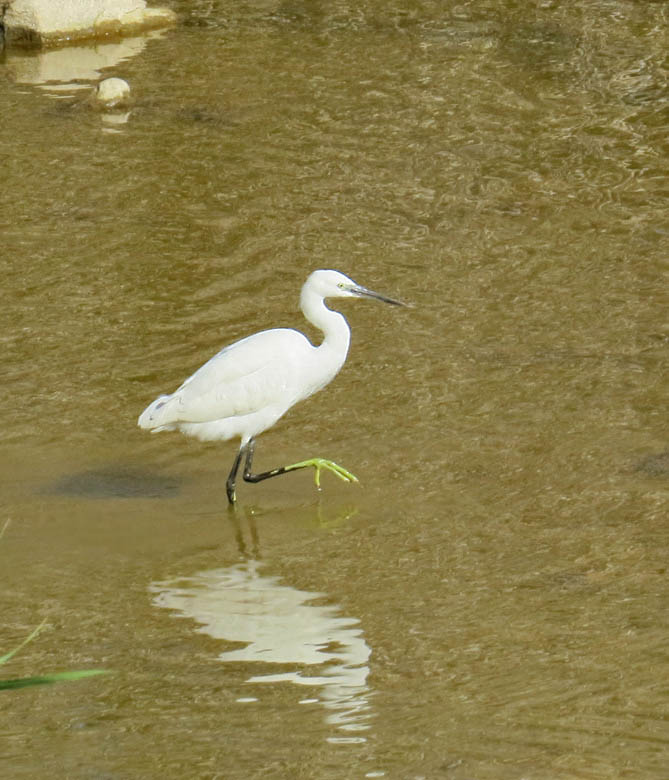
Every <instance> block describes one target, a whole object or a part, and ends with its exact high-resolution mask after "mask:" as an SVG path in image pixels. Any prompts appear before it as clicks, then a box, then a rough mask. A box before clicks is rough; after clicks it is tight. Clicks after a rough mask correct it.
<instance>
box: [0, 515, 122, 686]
mask: <svg viewBox="0 0 669 780" xmlns="http://www.w3.org/2000/svg"><path fill="white" fill-rule="evenodd" d="M8 526H9V520H7V522H6V523H5V524H4V526H3V528H2V530H0V539H2V536H3V534H4V533H5V531H6V530H7V527H8ZM45 623H46V618H44V620H43V621H42V622H41V623H40V624H39V626H37V628H36V629H35V630H34V631H33V632H32V633H31V634H30V635H29V636H27V637H26V638H25V639H24V640H23V642H21V644H19V645H17V646H16V647H15V648H14V649H13V650H10V651H9V652H8V653H5V655H0V666H3V665H4V664H6V663H7V662H8V661H10V660H11V659H12V658H13V657H14V656H15V655H16V654H17V653H18V652H19V650H21V649H22V648H24V647H25V646H26V645H27V644H28V643H29V642H32V640H33V639H34V638H35V637H36V636H37V635H38V634H39V632H40V631H41V630H42V628H44V624H45ZM109 673H110V671H109V670H108V669H80V670H78V671H74V672H54V673H52V674H40V675H34V676H32V677H20V678H18V679H15V680H5V679H0V690H8V689H10V688H27V687H28V686H30V685H45V684H46V683H54V682H61V681H64V680H80V679H82V678H83V677H94V676H95V675H98V674H109Z"/></svg>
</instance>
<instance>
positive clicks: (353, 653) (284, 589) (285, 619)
mask: <svg viewBox="0 0 669 780" xmlns="http://www.w3.org/2000/svg"><path fill="white" fill-rule="evenodd" d="M242 514H243V515H244V519H243V520H242V519H241V518H240V516H239V512H238V511H237V510H231V511H230V512H229V513H228V517H229V519H230V524H231V528H232V532H233V534H234V536H235V540H236V542H237V546H238V549H239V551H240V553H241V555H242V556H243V557H244V558H245V560H243V561H242V562H240V563H235V564H233V565H231V566H225V567H221V568H216V569H208V570H203V571H198V572H196V573H194V574H190V575H188V576H183V577H174V578H170V579H167V580H159V581H155V582H153V583H151V585H150V586H149V591H150V592H151V593H152V594H154V598H153V604H154V605H155V606H157V607H161V608H163V609H169V610H171V611H172V612H173V613H174V616H175V617H182V618H189V619H191V620H193V621H195V622H196V623H197V624H199V627H198V628H197V629H196V631H197V632H198V633H203V634H206V635H208V636H210V637H212V638H214V639H219V640H224V641H225V642H231V643H234V644H235V645H238V647H236V648H234V649H229V650H225V651H223V652H222V653H220V654H219V656H218V659H219V660H220V661H223V662H227V663H230V662H234V663H243V664H247V665H248V675H249V676H248V677H247V678H246V682H247V683H254V684H258V683H264V684H267V683H283V682H288V683H292V684H294V685H300V686H308V687H310V688H312V689H314V690H313V691H311V692H309V693H308V694H307V695H305V696H303V697H301V698H300V699H299V700H298V702H297V703H298V704H300V705H310V704H320V705H321V706H322V707H323V708H324V709H325V710H326V715H325V722H326V724H327V725H328V726H332V727H333V728H334V729H335V730H336V731H335V732H334V733H332V734H331V735H330V736H329V737H327V741H328V742H331V743H337V744H341V743H345V744H351V743H353V744H355V743H363V742H365V741H366V739H365V737H364V736H363V735H362V732H364V731H366V730H368V729H369V728H370V720H371V718H372V712H371V706H370V704H369V697H370V695H371V689H370V687H369V685H368V684H367V677H368V675H369V659H370V656H371V652H372V651H371V649H370V647H369V646H368V644H367V642H366V641H365V638H364V634H363V630H362V628H361V627H360V625H359V622H360V621H359V620H358V618H355V617H350V616H345V615H342V614H341V609H340V607H339V606H337V605H336V604H326V603H323V602H324V600H325V599H326V598H327V597H326V594H324V593H316V592H310V591H304V590H299V589H297V588H293V587H291V586H290V585H288V584H286V583H284V582H282V581H281V578H280V577H277V576H273V575H272V574H270V573H269V571H268V570H269V568H270V565H269V564H268V563H266V562H263V561H261V560H260V559H259V556H260V537H259V534H258V529H257V526H256V524H255V520H254V512H253V510H250V509H247V510H242ZM351 514H352V513H351V512H350V511H345V512H344V514H343V517H344V518H348V517H350V516H351ZM322 520H323V518H322V516H321V507H320V506H319V510H318V522H319V523H320V522H322ZM245 525H246V527H247V529H248V535H249V540H250V541H249V543H247V541H246V540H245V532H246V528H245V527H244V526H245ZM260 697H261V694H259V693H257V691H254V692H253V693H252V694H250V695H249V696H245V697H241V698H239V699H238V700H237V701H238V703H240V704H247V703H250V702H256V701H258V700H259V698H260Z"/></svg>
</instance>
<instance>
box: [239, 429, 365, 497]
mask: <svg viewBox="0 0 669 780" xmlns="http://www.w3.org/2000/svg"><path fill="white" fill-rule="evenodd" d="M255 447H256V442H255V439H249V440H248V442H246V444H245V445H244V446H242V447H241V448H240V450H239V452H238V453H237V457H236V458H235V462H234V463H233V464H232V469H231V471H230V474H229V476H228V481H227V482H226V483H225V487H226V489H227V492H228V501H229V502H230V504H234V503H235V501H236V496H235V480H236V479H237V472H238V471H239V464H240V463H241V462H242V458H244V457H245V460H244V471H243V476H244V481H245V482H262V481H263V479H269V478H270V477H278V476H279V474H287V473H288V472H289V471H296V470H297V469H306V468H313V469H314V470H315V472H316V475H315V481H316V487H317V488H319V489H320V486H321V469H325V470H326V471H331V472H332V473H333V474H335V476H337V477H339V479H343V480H344V481H345V482H357V481H358V479H357V477H355V476H354V475H353V474H351V472H350V471H346V469H344V468H342V467H341V466H338V465H337V464H336V463H333V462H332V461H331V460H325V458H310V459H309V460H303V461H301V462H300V463H293V464H291V465H290V466H279V468H278V469H272V470H271V471H263V472H262V473H261V474H252V473H251V465H252V463H253V453H254V451H255Z"/></svg>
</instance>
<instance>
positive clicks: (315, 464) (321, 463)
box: [286, 458, 358, 489]
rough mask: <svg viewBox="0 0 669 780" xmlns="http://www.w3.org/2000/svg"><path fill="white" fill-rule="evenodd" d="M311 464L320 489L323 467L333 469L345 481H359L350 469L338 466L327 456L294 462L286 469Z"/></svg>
mask: <svg viewBox="0 0 669 780" xmlns="http://www.w3.org/2000/svg"><path fill="white" fill-rule="evenodd" d="M309 466H311V467H312V468H313V469H314V470H315V472H316V473H315V475H314V479H315V482H316V487H317V488H319V489H320V486H321V469H325V470H326V471H331V472H332V473H333V474H335V475H336V476H338V477H339V479H343V480H344V482H357V481H358V478H357V477H356V476H355V474H351V472H350V471H346V469H344V468H342V467H341V466H338V465H337V464H336V463H335V462H334V461H331V460H326V459H325V458H310V459H309V460H303V461H301V462H300V463H293V465H292V466H286V471H292V470H293V469H306V468H308V467H309Z"/></svg>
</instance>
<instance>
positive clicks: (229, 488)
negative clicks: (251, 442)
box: [225, 444, 248, 504]
mask: <svg viewBox="0 0 669 780" xmlns="http://www.w3.org/2000/svg"><path fill="white" fill-rule="evenodd" d="M246 446H247V447H248V444H247V445H246ZM245 449H246V447H241V448H240V450H239V452H238V453H237V457H236V458H235V462H234V463H233V464H232V468H231V469H230V473H229V474H228V480H227V482H226V483H225V490H226V492H227V494H228V501H229V502H230V503H231V504H234V503H235V501H236V496H235V480H236V479H237V472H238V471H239V464H240V463H241V462H242V456H243V454H244V451H245Z"/></svg>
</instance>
